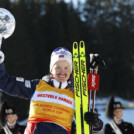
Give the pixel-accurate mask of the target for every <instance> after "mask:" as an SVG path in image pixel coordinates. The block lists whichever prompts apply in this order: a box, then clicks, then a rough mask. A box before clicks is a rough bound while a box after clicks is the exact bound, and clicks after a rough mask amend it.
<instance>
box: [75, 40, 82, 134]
mask: <svg viewBox="0 0 134 134" xmlns="http://www.w3.org/2000/svg"><path fill="white" fill-rule="evenodd" d="M73 74H74V93H75V121H76V134H82V126H81V125H82V124H81V122H82V119H81V88H80V72H79V51H78V43H77V42H74V43H73Z"/></svg>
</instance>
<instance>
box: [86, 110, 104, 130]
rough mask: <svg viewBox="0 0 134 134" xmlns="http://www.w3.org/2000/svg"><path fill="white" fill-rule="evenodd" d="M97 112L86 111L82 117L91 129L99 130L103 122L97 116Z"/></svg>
mask: <svg viewBox="0 0 134 134" xmlns="http://www.w3.org/2000/svg"><path fill="white" fill-rule="evenodd" d="M98 116H99V114H98V113H94V112H86V113H85V115H84V119H85V121H86V122H87V124H89V125H92V126H93V129H94V130H96V131H99V130H101V129H102V128H103V122H102V120H100V119H99V118H98Z"/></svg>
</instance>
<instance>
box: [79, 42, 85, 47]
mask: <svg viewBox="0 0 134 134" xmlns="http://www.w3.org/2000/svg"><path fill="white" fill-rule="evenodd" d="M80 47H81V48H84V47H85V42H84V41H83V40H82V41H80Z"/></svg>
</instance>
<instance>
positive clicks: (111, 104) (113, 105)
mask: <svg viewBox="0 0 134 134" xmlns="http://www.w3.org/2000/svg"><path fill="white" fill-rule="evenodd" d="M115 109H124V107H123V106H122V104H121V102H119V101H115V99H114V97H113V96H112V97H111V98H110V99H109V101H108V104H107V106H106V111H105V114H106V117H107V118H109V119H113V116H114V115H113V112H114V110H115Z"/></svg>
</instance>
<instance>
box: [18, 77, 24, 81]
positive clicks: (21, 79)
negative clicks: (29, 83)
mask: <svg viewBox="0 0 134 134" xmlns="http://www.w3.org/2000/svg"><path fill="white" fill-rule="evenodd" d="M16 81H20V82H24V78H22V77H16Z"/></svg>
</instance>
